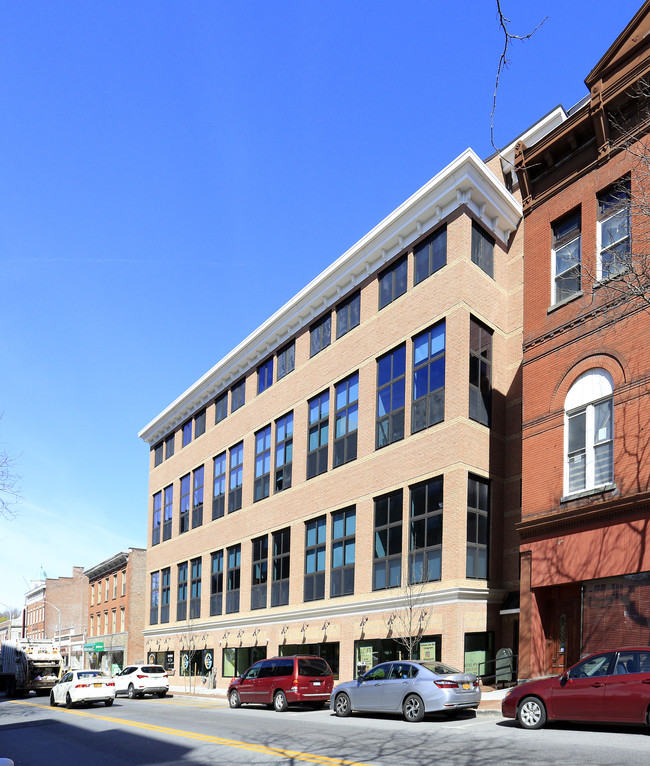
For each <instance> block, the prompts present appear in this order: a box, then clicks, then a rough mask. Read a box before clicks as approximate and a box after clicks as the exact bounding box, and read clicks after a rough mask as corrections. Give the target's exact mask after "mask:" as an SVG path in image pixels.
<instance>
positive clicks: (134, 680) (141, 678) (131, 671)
mask: <svg viewBox="0 0 650 766" xmlns="http://www.w3.org/2000/svg"><path fill="white" fill-rule="evenodd" d="M113 680H114V681H115V694H116V695H118V694H126V695H127V696H128V697H129V699H134V698H135V697H144V695H145V694H155V695H156V696H157V697H164V696H165V694H167V692H168V691H169V678H168V677H167V671H166V670H165V668H163V667H162V665H129V666H127V667H126V668H124V670H122V671H121V672H120V673H118V674H117V675H116V676H114V677H113Z"/></svg>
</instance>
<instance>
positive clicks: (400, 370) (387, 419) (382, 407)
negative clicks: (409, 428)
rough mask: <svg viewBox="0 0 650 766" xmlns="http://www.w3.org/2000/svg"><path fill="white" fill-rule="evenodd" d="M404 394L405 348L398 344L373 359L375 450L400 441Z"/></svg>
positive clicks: (403, 345)
mask: <svg viewBox="0 0 650 766" xmlns="http://www.w3.org/2000/svg"><path fill="white" fill-rule="evenodd" d="M405 391H406V345H405V344H402V345H401V346H398V347H397V348H396V349H394V350H393V351H390V352H389V353H388V354H385V355H384V356H382V357H380V358H379V359H378V360H377V431H376V447H377V449H379V448H380V447H385V446H386V445H387V444H391V443H392V442H396V441H398V440H399V439H403V438H404V399H405Z"/></svg>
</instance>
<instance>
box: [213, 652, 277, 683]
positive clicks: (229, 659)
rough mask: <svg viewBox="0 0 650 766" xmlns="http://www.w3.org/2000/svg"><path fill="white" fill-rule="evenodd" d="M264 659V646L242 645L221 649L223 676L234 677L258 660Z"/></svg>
mask: <svg viewBox="0 0 650 766" xmlns="http://www.w3.org/2000/svg"><path fill="white" fill-rule="evenodd" d="M265 659H266V647H265V646H242V647H237V648H235V647H233V648H230V647H228V648H226V649H224V650H223V663H222V668H223V670H222V673H221V675H222V676H223V677H224V678H234V677H235V676H240V675H241V674H242V673H244V672H245V671H246V670H248V668H250V666H251V665H252V664H253V663H254V662H257V661H258V660H265Z"/></svg>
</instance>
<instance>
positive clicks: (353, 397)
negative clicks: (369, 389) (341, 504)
mask: <svg viewBox="0 0 650 766" xmlns="http://www.w3.org/2000/svg"><path fill="white" fill-rule="evenodd" d="M334 423H335V427H334V468H336V467H337V466H339V465H343V463H349V462H350V460H356V457H357V428H358V425H359V374H358V373H355V374H354V375H351V376H350V377H349V378H346V380H344V381H342V382H341V383H338V384H337V385H336V413H335V416H334Z"/></svg>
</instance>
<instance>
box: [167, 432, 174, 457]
mask: <svg viewBox="0 0 650 766" xmlns="http://www.w3.org/2000/svg"><path fill="white" fill-rule="evenodd" d="M173 454H174V434H170V435H169V436H168V437H167V438H166V439H165V460H168V459H169V458H170V457H171V456H172V455H173Z"/></svg>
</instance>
